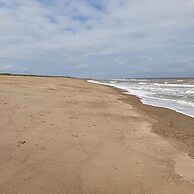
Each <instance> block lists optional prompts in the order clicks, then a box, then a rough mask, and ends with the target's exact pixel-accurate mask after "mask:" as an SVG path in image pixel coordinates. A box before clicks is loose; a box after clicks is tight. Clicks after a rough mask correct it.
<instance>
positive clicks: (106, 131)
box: [0, 76, 194, 194]
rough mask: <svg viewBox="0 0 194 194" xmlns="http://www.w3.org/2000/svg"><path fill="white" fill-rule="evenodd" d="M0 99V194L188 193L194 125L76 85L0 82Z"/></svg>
mask: <svg viewBox="0 0 194 194" xmlns="http://www.w3.org/2000/svg"><path fill="white" fill-rule="evenodd" d="M0 94H1V95H0V110H1V111H0V152H1V155H0V174H1V176H0V193H4V194H10V193H20V194H26V193H29V194H34V193H40V194H44V193H47V194H52V193H56V194H63V193H71V194H78V193H84V194H93V193H99V194H118V193H120V194H126V193H137V194H142V193H153V194H163V193H171V194H177V193H184V194H190V193H192V192H193V190H194V160H193V159H191V158H190V157H188V155H187V154H186V152H188V153H189V155H190V156H193V150H192V149H191V145H192V144H191V143H192V140H193V139H192V138H193V137H194V136H193V133H192V131H193V130H192V128H191V127H192V126H193V122H194V120H193V119H189V118H188V117H187V116H183V115H181V114H179V113H176V112H174V111H170V110H166V109H162V108H156V107H151V106H148V105H143V104H142V103H141V101H140V99H139V98H137V97H135V96H129V95H128V94H123V92H122V90H120V89H116V88H113V87H110V86H102V85H97V84H95V85H94V84H91V83H87V81H86V80H81V79H71V78H49V77H44V78H42V77H25V76H24V77H22V76H0ZM183 129H184V130H183ZM153 130H154V133H153ZM158 134H159V135H158ZM185 136H186V137H187V138H185ZM164 137H165V138H164Z"/></svg>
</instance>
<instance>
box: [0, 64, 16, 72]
mask: <svg viewBox="0 0 194 194" xmlns="http://www.w3.org/2000/svg"><path fill="white" fill-rule="evenodd" d="M13 69H14V66H12V65H2V66H0V71H2V72H5V71H10V70H13Z"/></svg>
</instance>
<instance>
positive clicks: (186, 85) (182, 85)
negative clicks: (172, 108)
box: [154, 83, 194, 88]
mask: <svg viewBox="0 0 194 194" xmlns="http://www.w3.org/2000/svg"><path fill="white" fill-rule="evenodd" d="M154 85H155V86H165V87H167V86H168V87H180V88H194V85H188V84H168V83H165V84H161V83H154Z"/></svg>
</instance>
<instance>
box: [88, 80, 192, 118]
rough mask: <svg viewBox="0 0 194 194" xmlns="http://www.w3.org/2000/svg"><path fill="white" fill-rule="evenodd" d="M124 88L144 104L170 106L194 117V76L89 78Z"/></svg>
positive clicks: (94, 81)
mask: <svg viewBox="0 0 194 194" xmlns="http://www.w3.org/2000/svg"><path fill="white" fill-rule="evenodd" d="M88 81H89V82H92V83H97V84H104V85H109V86H113V87H116V88H120V89H124V90H125V91H126V93H127V94H133V95H136V96H138V97H139V98H140V99H141V101H142V102H143V103H144V104H148V105H153V106H158V107H164V108H169V109H172V110H175V111H177V112H180V113H183V114H185V115H188V116H191V117H193V118H194V78H192V79H113V80H103V81H98V80H88Z"/></svg>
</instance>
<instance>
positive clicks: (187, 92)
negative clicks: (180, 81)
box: [185, 89, 194, 94]
mask: <svg viewBox="0 0 194 194" xmlns="http://www.w3.org/2000/svg"><path fill="white" fill-rule="evenodd" d="M185 93H186V94H194V89H191V90H187V91H186V92H185Z"/></svg>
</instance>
